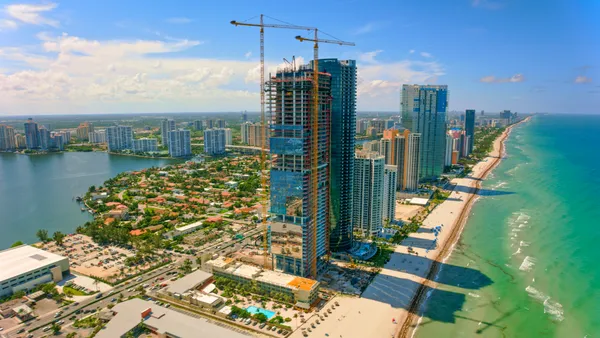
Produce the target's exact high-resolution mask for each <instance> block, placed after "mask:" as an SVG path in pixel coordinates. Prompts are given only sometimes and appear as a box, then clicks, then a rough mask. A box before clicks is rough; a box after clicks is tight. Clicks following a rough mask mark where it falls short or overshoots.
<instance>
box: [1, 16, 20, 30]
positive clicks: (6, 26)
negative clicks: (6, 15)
mask: <svg viewBox="0 0 600 338" xmlns="http://www.w3.org/2000/svg"><path fill="white" fill-rule="evenodd" d="M16 28H17V23H16V22H14V21H13V20H6V19H2V20H0V32H1V31H5V30H11V29H16Z"/></svg>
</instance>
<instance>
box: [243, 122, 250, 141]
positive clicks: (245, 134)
mask: <svg viewBox="0 0 600 338" xmlns="http://www.w3.org/2000/svg"><path fill="white" fill-rule="evenodd" d="M251 125H252V123H250V122H244V123H242V124H241V125H240V133H241V135H242V138H241V142H242V144H248V143H249V141H250V126H251Z"/></svg>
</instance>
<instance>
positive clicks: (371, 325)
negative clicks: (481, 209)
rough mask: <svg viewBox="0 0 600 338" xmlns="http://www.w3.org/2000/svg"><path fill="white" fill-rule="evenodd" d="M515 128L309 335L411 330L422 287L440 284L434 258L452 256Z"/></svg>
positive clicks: (378, 334)
mask: <svg viewBox="0 0 600 338" xmlns="http://www.w3.org/2000/svg"><path fill="white" fill-rule="evenodd" d="M513 126H514V125H513ZM509 133H510V128H507V130H506V131H505V132H504V133H503V134H502V135H501V136H500V137H498V138H497V139H496V140H495V142H494V148H493V150H492V152H491V153H490V154H489V156H488V157H487V158H485V159H484V160H483V161H481V162H479V163H477V164H476V165H475V166H474V167H473V172H472V173H471V175H470V176H468V177H465V178H456V179H454V180H452V183H453V184H455V188H454V190H453V191H452V193H451V194H450V196H449V197H448V199H447V200H446V201H445V202H444V203H442V204H440V205H438V206H437V207H436V208H435V209H434V210H433V211H432V212H431V214H429V215H428V216H427V218H426V219H425V221H424V222H423V226H422V227H421V228H420V229H419V231H418V232H416V233H413V234H411V236H410V237H409V238H407V239H406V240H405V241H404V242H403V243H402V244H401V245H398V246H396V248H395V252H394V253H393V254H392V255H391V258H390V261H389V262H388V263H387V264H386V265H385V266H384V268H383V269H382V271H381V273H380V274H379V275H377V277H375V279H374V280H373V282H372V283H371V284H370V285H369V286H368V287H367V289H366V290H365V291H364V292H363V294H362V296H361V298H352V297H336V298H335V300H336V301H338V302H339V304H340V307H339V308H337V309H336V310H334V311H333V314H332V315H330V317H328V318H326V320H325V321H322V322H321V324H319V325H316V328H314V329H312V328H311V329H312V332H311V333H309V337H313V336H314V337H324V336H325V334H328V335H329V337H396V336H402V337H405V336H408V335H410V331H412V327H413V325H414V324H416V319H418V316H417V315H415V312H417V311H416V310H415V309H419V308H420V306H421V305H422V304H421V302H422V301H423V300H424V299H423V297H419V299H417V300H415V296H417V292H418V291H419V287H421V286H422V285H423V284H425V285H426V289H421V290H420V291H421V292H420V294H422V293H426V292H427V290H428V288H435V282H433V281H428V280H427V279H426V277H427V276H428V274H429V275H430V270H431V268H432V263H433V261H434V260H437V261H443V260H445V259H447V258H448V257H449V255H450V253H451V251H452V247H453V246H454V245H455V243H456V241H457V240H458V239H459V237H460V232H461V231H462V228H463V226H464V223H465V221H466V217H463V219H462V220H460V222H459V216H460V215H461V212H462V211H463V210H465V212H466V214H468V213H469V209H470V207H471V205H472V204H473V203H472V202H474V201H475V200H476V197H475V196H474V195H473V192H475V190H476V188H477V186H476V185H477V183H478V182H480V181H481V179H484V178H485V177H483V176H484V175H485V174H487V173H489V171H490V169H492V167H493V166H495V165H497V164H498V163H499V161H498V159H500V158H501V156H502V155H503V154H502V152H503V149H504V147H503V142H504V140H505V139H506V137H507V136H508V134H509ZM471 197H474V198H471ZM441 224H443V227H442V231H441V233H440V234H439V235H438V236H437V247H435V248H434V244H433V241H434V240H435V238H436V236H435V234H434V233H433V231H432V230H433V228H434V227H436V226H438V225H441ZM408 247H412V248H413V249H414V251H415V252H416V253H417V254H418V255H417V254H409V253H408ZM429 277H431V276H429ZM409 310H410V311H412V312H413V313H410V312H409ZM316 318H317V317H314V316H313V317H311V318H309V319H308V320H307V323H306V324H304V325H303V327H305V328H308V327H310V324H311V323H314V322H315V319H316ZM407 328H408V329H407ZM401 331H402V332H401ZM292 337H302V332H301V330H297V331H295V332H294V334H293V335H292Z"/></svg>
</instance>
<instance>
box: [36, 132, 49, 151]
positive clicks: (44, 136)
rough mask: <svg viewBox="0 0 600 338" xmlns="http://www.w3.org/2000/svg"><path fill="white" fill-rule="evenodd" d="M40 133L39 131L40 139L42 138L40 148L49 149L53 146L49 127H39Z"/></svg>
mask: <svg viewBox="0 0 600 338" xmlns="http://www.w3.org/2000/svg"><path fill="white" fill-rule="evenodd" d="M38 133H39V140H40V149H41V150H48V149H50V148H51V145H52V144H51V142H52V141H51V140H50V131H49V130H48V129H46V127H44V126H41V127H40V128H39V129H38Z"/></svg>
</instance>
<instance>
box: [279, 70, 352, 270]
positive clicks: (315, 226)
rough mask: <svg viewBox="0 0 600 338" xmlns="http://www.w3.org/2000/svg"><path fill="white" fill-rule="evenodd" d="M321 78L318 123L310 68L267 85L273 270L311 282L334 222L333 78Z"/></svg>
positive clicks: (287, 72) (281, 74)
mask: <svg viewBox="0 0 600 338" xmlns="http://www.w3.org/2000/svg"><path fill="white" fill-rule="evenodd" d="M332 66H333V65H332ZM327 69H328V71H329V69H332V71H333V68H330V67H327ZM318 76H319V92H318V93H317V94H318V96H317V97H318V103H319V104H318V107H319V110H318V112H317V114H318V119H317V120H316V121H315V119H314V112H313V105H312V104H311V102H314V101H313V100H312V99H313V94H314V93H313V82H312V79H313V70H312V67H311V66H300V67H299V69H292V68H286V69H283V70H278V71H277V73H276V74H275V75H274V76H272V77H271V78H270V80H269V81H268V82H267V99H268V100H267V102H268V113H269V114H270V116H271V117H272V118H271V122H272V123H271V138H270V149H271V151H270V154H271V189H270V193H271V199H270V202H271V210H270V212H271V215H272V217H271V223H270V225H271V236H272V239H271V243H272V244H271V253H272V255H273V264H274V269H275V270H276V271H283V272H286V273H291V274H295V275H299V276H302V277H311V278H316V277H317V275H318V273H319V271H321V270H322V268H323V267H324V266H325V262H324V260H323V259H322V258H323V257H324V256H325V255H326V254H327V249H328V246H329V241H328V232H327V231H328V227H329V224H328V223H329V222H330V217H329V216H330V211H329V208H330V200H329V194H330V191H329V189H330V185H329V174H330V171H329V165H330V162H329V160H330V158H329V154H330V140H331V138H330V136H331V130H330V126H331V124H332V123H331V110H330V109H331V101H330V98H331V75H329V74H328V73H325V72H319V75H318ZM348 104H350V103H348ZM313 122H314V124H316V128H315V127H314V124H313ZM352 127H353V125H352ZM313 133H317V134H316V135H317V137H318V142H317V143H315V142H313V136H315V134H313ZM315 155H316V157H315ZM314 160H316V162H314ZM314 164H316V169H315V167H314V166H313V165H314ZM313 170H315V171H313ZM313 183H314V184H313ZM315 188H316V191H315V190H314V189H315ZM315 206H316V208H314V207H315Z"/></svg>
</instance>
